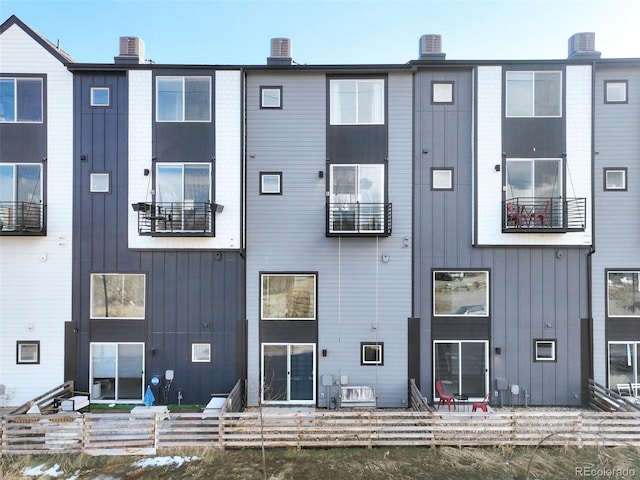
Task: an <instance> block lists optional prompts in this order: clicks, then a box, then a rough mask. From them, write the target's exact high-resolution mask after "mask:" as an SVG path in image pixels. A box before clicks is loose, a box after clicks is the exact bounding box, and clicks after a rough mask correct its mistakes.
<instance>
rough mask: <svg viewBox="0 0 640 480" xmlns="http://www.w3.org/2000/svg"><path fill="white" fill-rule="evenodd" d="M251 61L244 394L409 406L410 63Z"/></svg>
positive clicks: (277, 51) (284, 50) (286, 55)
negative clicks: (260, 64) (256, 64)
mask: <svg viewBox="0 0 640 480" xmlns="http://www.w3.org/2000/svg"><path fill="white" fill-rule="evenodd" d="M271 54H272V55H271V57H269V59H268V62H267V65H266V66H263V67H248V68H247V71H246V116H247V117H246V122H247V189H246V202H247V204H246V208H247V221H246V226H247V260H246V265H247V269H246V282H247V334H248V337H247V353H248V364H247V365H248V377H247V380H248V381H247V389H248V392H247V393H248V399H249V404H251V405H255V404H257V403H258V402H264V403H268V404H283V405H286V404H308V405H318V406H320V407H326V408H336V406H340V405H347V404H352V403H351V402H352V401H355V402H356V403H357V404H360V405H363V404H367V405H375V404H377V405H378V406H381V407H401V406H406V405H407V392H408V388H407V387H408V381H407V368H408V358H407V352H406V339H407V318H408V317H409V316H410V314H411V294H410V292H411V280H410V269H411V188H410V185H411V163H412V152H411V129H412V117H411V103H412V85H411V82H412V77H411V73H410V71H409V70H408V69H407V67H406V66H381V65H370V66H366V65H363V66H303V65H297V64H295V63H294V62H292V59H291V44H290V40H289V39H273V40H272V49H271Z"/></svg>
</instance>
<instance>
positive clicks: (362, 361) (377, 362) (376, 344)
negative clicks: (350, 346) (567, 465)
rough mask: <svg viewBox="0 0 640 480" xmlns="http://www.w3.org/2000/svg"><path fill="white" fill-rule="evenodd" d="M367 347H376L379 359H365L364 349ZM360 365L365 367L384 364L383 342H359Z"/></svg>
mask: <svg viewBox="0 0 640 480" xmlns="http://www.w3.org/2000/svg"><path fill="white" fill-rule="evenodd" d="M367 347H375V348H377V349H378V351H379V354H378V355H377V356H379V360H374V361H367V360H365V349H366V348H367ZM360 365H362V366H367V367H371V366H374V367H379V366H383V365H384V342H377V341H372V342H360Z"/></svg>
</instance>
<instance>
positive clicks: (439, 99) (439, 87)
mask: <svg viewBox="0 0 640 480" xmlns="http://www.w3.org/2000/svg"><path fill="white" fill-rule="evenodd" d="M431 103H433V104H442V103H445V104H452V103H453V82H432V83H431Z"/></svg>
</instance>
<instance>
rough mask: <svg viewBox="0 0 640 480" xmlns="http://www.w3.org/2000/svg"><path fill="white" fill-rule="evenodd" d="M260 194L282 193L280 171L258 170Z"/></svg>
mask: <svg viewBox="0 0 640 480" xmlns="http://www.w3.org/2000/svg"><path fill="white" fill-rule="evenodd" d="M260 195H282V172H260Z"/></svg>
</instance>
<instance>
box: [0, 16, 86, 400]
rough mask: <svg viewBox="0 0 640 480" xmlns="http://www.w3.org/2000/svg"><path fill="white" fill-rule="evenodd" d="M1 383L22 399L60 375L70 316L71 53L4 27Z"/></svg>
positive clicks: (0, 72) (0, 80) (11, 25)
mask: <svg viewBox="0 0 640 480" xmlns="http://www.w3.org/2000/svg"><path fill="white" fill-rule="evenodd" d="M0 52H2V54H1V55H0V383H1V384H3V385H4V386H5V392H3V397H4V399H3V400H4V402H7V403H10V404H20V403H23V402H25V401H27V400H29V399H31V398H34V397H37V396H38V395H40V394H41V393H42V392H44V391H46V390H49V389H50V388H52V387H54V386H55V385H59V384H60V383H62V382H63V381H64V356H65V343H64V339H65V334H64V332H65V326H66V325H67V324H68V322H69V321H70V320H71V278H72V268H71V258H72V249H73V243H72V240H73V239H72V214H71V212H72V188H71V187H72V182H71V178H72V168H73V167H72V165H73V162H72V157H73V107H72V105H73V75H72V74H71V73H70V72H69V71H68V70H67V68H66V67H65V64H66V63H68V62H70V61H72V59H71V57H70V56H69V55H67V54H66V53H65V52H63V51H62V50H60V49H59V48H58V47H57V46H56V45H54V44H52V43H50V42H49V41H47V40H46V39H44V38H43V37H42V36H40V35H39V34H38V33H37V32H35V31H34V30H33V29H32V28H30V27H29V26H28V25H26V24H25V23H24V22H22V21H21V20H20V19H18V18H17V17H15V16H11V17H10V18H8V19H7V20H6V21H5V22H4V23H2V25H0Z"/></svg>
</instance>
